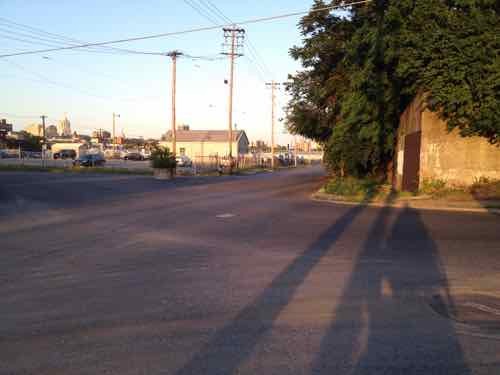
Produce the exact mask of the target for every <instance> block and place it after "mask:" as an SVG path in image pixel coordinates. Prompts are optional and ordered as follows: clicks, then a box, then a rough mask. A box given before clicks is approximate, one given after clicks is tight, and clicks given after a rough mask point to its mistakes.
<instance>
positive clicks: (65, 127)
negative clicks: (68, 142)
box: [57, 116, 71, 137]
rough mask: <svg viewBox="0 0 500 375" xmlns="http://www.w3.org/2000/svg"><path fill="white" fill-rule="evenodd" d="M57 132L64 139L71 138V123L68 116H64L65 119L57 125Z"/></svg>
mask: <svg viewBox="0 0 500 375" xmlns="http://www.w3.org/2000/svg"><path fill="white" fill-rule="evenodd" d="M57 132H58V133H59V135H60V136H62V137H70V136H71V123H70V122H69V120H68V117H67V116H64V119H63V120H61V121H59V124H58V125H57Z"/></svg>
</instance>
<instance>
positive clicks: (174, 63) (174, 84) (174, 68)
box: [167, 51, 182, 157]
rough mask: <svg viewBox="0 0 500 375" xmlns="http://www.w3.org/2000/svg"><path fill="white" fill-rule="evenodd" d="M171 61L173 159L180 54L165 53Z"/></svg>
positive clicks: (175, 147)
mask: <svg viewBox="0 0 500 375" xmlns="http://www.w3.org/2000/svg"><path fill="white" fill-rule="evenodd" d="M167 56H169V57H170V58H171V59H172V154H173V155H174V157H175V154H176V150H177V129H176V127H175V123H176V118H175V116H176V109H175V106H176V98H175V96H176V93H177V57H179V56H182V52H179V51H171V52H168V53H167Z"/></svg>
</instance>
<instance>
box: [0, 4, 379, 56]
mask: <svg viewBox="0 0 500 375" xmlns="http://www.w3.org/2000/svg"><path fill="white" fill-rule="evenodd" d="M371 1H372V0H359V1H353V2H350V3H342V4H340V5H331V6H326V7H321V8H316V9H309V10H306V11H297V12H290V13H284V14H278V15H274V16H267V17H260V18H253V19H248V20H243V21H239V22H236V23H237V24H238V25H250V24H255V23H261V22H269V21H275V20H279V19H284V18H290V17H296V16H301V15H304V14H310V13H318V12H323V11H332V10H335V9H344V8H348V7H351V6H355V5H360V4H366V3H369V2H371ZM232 25H233V23H227V24H220V25H214V26H204V27H197V28H192V29H186V30H180V31H171V32H165V33H160V34H151V35H144V36H137V37H131V38H123V39H116V40H110V41H105V42H96V43H83V44H79V45H72V46H64V47H58V48H48V49H38V50H32V51H25V52H16V53H10V54H3V55H0V58H5V57H13V56H22V55H33V54H39V53H47V52H56V51H64V50H72V49H79V48H87V47H100V46H109V45H112V44H120V43H127V42H136V41H141V40H148V39H158V38H165V37H169V36H174V35H183V34H191V33H196V32H202V31H210V30H216V29H220V28H222V27H230V26H232ZM146 54H154V55H161V53H146Z"/></svg>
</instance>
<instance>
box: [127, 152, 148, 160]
mask: <svg viewBox="0 0 500 375" xmlns="http://www.w3.org/2000/svg"><path fill="white" fill-rule="evenodd" d="M123 159H124V160H136V161H142V160H144V156H142V154H140V153H138V152H129V153H128V154H127V155H125V156H124V157H123Z"/></svg>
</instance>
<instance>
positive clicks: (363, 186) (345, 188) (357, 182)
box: [324, 177, 382, 198]
mask: <svg viewBox="0 0 500 375" xmlns="http://www.w3.org/2000/svg"><path fill="white" fill-rule="evenodd" d="M381 185H382V184H381V183H380V182H379V181H377V180H375V179H371V178H363V179H358V178H355V177H337V178H334V179H332V180H330V181H329V182H328V183H327V184H326V186H325V188H324V190H325V192H326V193H328V194H335V195H342V196H349V197H355V196H358V197H364V198H366V197H373V196H374V195H376V194H377V193H378V192H379V191H380V188H381Z"/></svg>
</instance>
